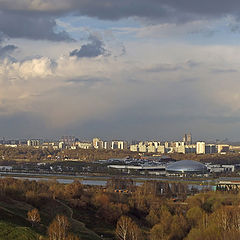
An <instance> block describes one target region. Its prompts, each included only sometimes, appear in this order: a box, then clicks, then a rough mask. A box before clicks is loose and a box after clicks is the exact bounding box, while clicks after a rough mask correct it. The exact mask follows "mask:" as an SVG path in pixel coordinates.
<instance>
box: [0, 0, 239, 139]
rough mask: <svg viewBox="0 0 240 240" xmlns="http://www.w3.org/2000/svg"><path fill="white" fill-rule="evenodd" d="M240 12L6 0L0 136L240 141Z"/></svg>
mask: <svg viewBox="0 0 240 240" xmlns="http://www.w3.org/2000/svg"><path fill="white" fill-rule="evenodd" d="M239 10H240V3H239V2H237V1H235V0H232V1H229V2H228V3H226V2H225V1H223V0H220V1H219V0H218V1H217V0H212V1H211V2H207V1H206V0H204V1H201V3H200V2H195V1H192V0H184V1H183V2H181V4H179V3H178V2H176V1H173V0H168V1H166V0H160V1H154V0H150V1H143V0H131V1H120V2H117V1H112V0H101V1H100V2H99V4H96V2H95V1H92V0H88V1H83V0H78V1H77V0H70V1H68V0H58V1H56V0H45V1H41V0H39V1H38V0H37V1H32V0H0V136H5V137H8V138H16V137H23V138H35V137H37V136H42V137H46V138H50V137H51V136H62V135H65V134H67V135H79V136H85V137H86V138H93V137H94V136H99V137H102V138H104V136H107V137H108V138H110V139H111V138H112V139H113V138H117V137H119V138H121V139H131V138H133V139H134V138H136V139H156V138H157V137H158V136H160V137H161V138H162V139H166V140H170V139H174V138H179V139H180V138H182V135H183V133H184V132H187V131H191V132H192V134H193V135H194V136H196V138H197V139H202V140H206V141H213V140H215V139H225V138H229V139H231V140H232V141H240V130H238V129H240V105H239V102H240V94H239V92H238V89H239V87H240V82H239V66H240V57H239V56H240V54H239V52H240V46H239V39H240V23H239V13H238V12H239Z"/></svg>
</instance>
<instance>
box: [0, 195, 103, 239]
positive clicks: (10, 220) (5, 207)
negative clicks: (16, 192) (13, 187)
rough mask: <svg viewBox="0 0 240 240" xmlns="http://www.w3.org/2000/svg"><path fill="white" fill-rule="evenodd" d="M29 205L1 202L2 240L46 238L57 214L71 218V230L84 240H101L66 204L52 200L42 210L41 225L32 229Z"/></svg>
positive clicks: (0, 222) (0, 227) (18, 202)
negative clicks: (48, 228) (29, 220)
mask: <svg viewBox="0 0 240 240" xmlns="http://www.w3.org/2000/svg"><path fill="white" fill-rule="evenodd" d="M33 208H34V206H31V205H30V204H28V203H25V202H21V201H16V200H13V199H4V200H3V199H2V200H0V240H18V239H19V240H32V239H34V240H35V239H39V236H46V232H47V227H48V225H49V224H50V223H51V221H52V219H53V218H54V217H55V216H56V215H57V214H63V215H65V216H67V217H68V218H69V221H70V223H71V226H72V227H71V230H72V232H74V233H75V234H77V235H78V236H79V237H80V238H81V239H83V240H99V239H101V238H100V237H99V236H98V235H97V234H96V233H94V232H93V231H91V230H89V229H88V228H86V227H85V224H84V223H82V222H80V221H78V220H76V219H74V218H73V212H72V209H71V208H70V207H68V206H67V205H66V204H64V203H62V202H60V201H57V200H51V201H47V202H45V203H44V204H43V205H42V206H41V207H40V208H39V212H40V216H41V224H39V225H37V226H35V227H34V228H32V227H31V224H30V223H29V222H28V221H27V219H26V218H27V212H28V211H29V210H30V209H33Z"/></svg>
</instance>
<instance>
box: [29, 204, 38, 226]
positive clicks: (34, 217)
mask: <svg viewBox="0 0 240 240" xmlns="http://www.w3.org/2000/svg"><path fill="white" fill-rule="evenodd" d="M27 216H28V220H29V221H30V222H31V223H32V226H33V225H34V224H35V223H39V222H40V221H41V218H40V214H39V211H38V210H37V209H36V208H34V209H32V210H30V211H28V213H27Z"/></svg>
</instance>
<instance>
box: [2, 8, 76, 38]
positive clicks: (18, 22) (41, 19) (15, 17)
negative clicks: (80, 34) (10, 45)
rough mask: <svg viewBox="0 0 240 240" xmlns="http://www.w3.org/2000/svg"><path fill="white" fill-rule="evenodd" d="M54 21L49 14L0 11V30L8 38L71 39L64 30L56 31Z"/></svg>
mask: <svg viewBox="0 0 240 240" xmlns="http://www.w3.org/2000/svg"><path fill="white" fill-rule="evenodd" d="M56 27H57V25H56V22H55V20H54V19H53V18H52V17H50V16H44V15H43V16H41V15H39V14H37V15H35V16H34V15H24V14H21V13H19V12H1V11H0V31H1V32H2V33H4V35H7V36H8V37H10V38H29V39H36V40H37V39H42V40H52V41H67V40H71V38H70V37H69V35H68V34H67V33H66V32H65V31H61V32H56V31H55V30H56ZM0 39H1V36H0Z"/></svg>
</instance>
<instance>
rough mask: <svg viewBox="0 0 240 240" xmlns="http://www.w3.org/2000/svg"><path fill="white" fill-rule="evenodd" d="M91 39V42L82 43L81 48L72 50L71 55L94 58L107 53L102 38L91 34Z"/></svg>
mask: <svg viewBox="0 0 240 240" xmlns="http://www.w3.org/2000/svg"><path fill="white" fill-rule="evenodd" d="M89 41H90V43H87V44H85V45H82V46H81V48H80V49H79V50H78V49H75V50H73V51H72V52H70V56H76V57H78V58H83V57H87V58H93V57H97V56H100V55H105V54H106V53H107V51H106V49H105V48H104V43H103V41H102V40H100V39H99V38H97V37H96V36H93V35H91V36H90V37H89Z"/></svg>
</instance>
